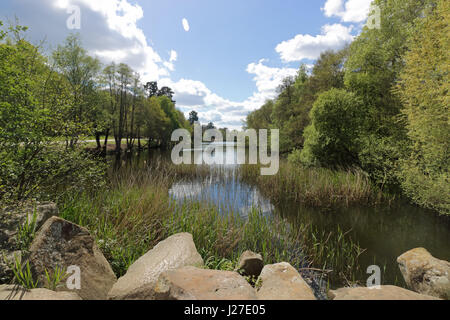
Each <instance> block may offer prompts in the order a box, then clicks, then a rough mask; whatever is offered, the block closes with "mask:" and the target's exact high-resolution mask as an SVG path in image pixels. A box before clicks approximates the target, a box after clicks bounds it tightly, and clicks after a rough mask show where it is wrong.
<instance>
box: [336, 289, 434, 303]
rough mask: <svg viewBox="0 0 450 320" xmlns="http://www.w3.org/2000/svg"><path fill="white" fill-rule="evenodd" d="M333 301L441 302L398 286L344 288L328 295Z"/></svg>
mask: <svg viewBox="0 0 450 320" xmlns="http://www.w3.org/2000/svg"><path fill="white" fill-rule="evenodd" d="M328 295H329V297H330V299H331V300H439V299H438V298H435V297H431V296H426V295H423V294H419V293H416V292H413V291H409V290H406V289H403V288H400V287H396V286H380V288H379V289H377V288H367V287H358V288H342V289H338V290H334V291H333V290H331V291H330V292H329V293H328Z"/></svg>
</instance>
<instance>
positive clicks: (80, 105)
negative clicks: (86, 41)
mask: <svg viewBox="0 0 450 320" xmlns="http://www.w3.org/2000/svg"><path fill="white" fill-rule="evenodd" d="M53 60H54V63H55V66H56V70H57V71H58V72H59V73H60V74H61V75H63V76H64V77H65V78H66V80H67V82H68V84H69V85H70V94H71V105H70V108H68V109H66V128H67V132H66V134H65V135H66V137H67V144H68V145H70V146H71V147H74V145H75V144H76V143H77V141H78V138H79V136H80V135H82V134H85V133H90V131H91V130H92V127H93V125H94V124H93V123H92V121H91V119H92V118H91V115H92V114H91V112H90V108H91V107H92V104H95V100H96V99H97V98H98V97H96V94H97V91H96V83H97V81H96V80H97V77H98V74H99V71H100V62H99V60H97V59H95V58H91V57H90V56H89V55H88V54H87V52H86V50H85V49H83V48H82V46H81V41H80V38H79V36H77V35H73V34H72V35H69V36H68V37H67V39H66V41H65V43H64V45H63V46H61V45H60V46H58V49H57V50H56V51H55V52H54V53H53Z"/></svg>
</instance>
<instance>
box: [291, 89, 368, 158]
mask: <svg viewBox="0 0 450 320" xmlns="http://www.w3.org/2000/svg"><path fill="white" fill-rule="evenodd" d="M362 113H363V103H362V101H361V100H360V99H359V98H358V97H357V96H356V95H355V94H353V93H350V92H347V91H345V90H342V89H331V90H330V91H327V92H325V93H323V94H321V95H320V96H319V97H318V99H317V101H316V103H315V104H314V107H313V109H312V110H311V114H310V117H311V121H312V123H311V126H310V128H308V129H307V130H306V132H305V147H304V149H303V154H301V156H300V157H301V159H303V162H304V163H305V164H306V165H313V164H320V165H322V166H326V167H337V166H347V167H351V166H354V165H357V164H358V151H359V144H358V136H359V132H360V126H361V124H360V119H361V114H362Z"/></svg>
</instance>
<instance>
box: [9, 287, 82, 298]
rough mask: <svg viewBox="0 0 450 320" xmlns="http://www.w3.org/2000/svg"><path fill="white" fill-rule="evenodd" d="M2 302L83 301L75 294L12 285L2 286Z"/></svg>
mask: <svg viewBox="0 0 450 320" xmlns="http://www.w3.org/2000/svg"><path fill="white" fill-rule="evenodd" d="M0 300H47V301H48V300H81V298H80V296H79V295H77V294H76V293H74V292H55V291H50V290H47V289H32V290H25V289H23V288H20V287H17V286H11V285H2V286H0Z"/></svg>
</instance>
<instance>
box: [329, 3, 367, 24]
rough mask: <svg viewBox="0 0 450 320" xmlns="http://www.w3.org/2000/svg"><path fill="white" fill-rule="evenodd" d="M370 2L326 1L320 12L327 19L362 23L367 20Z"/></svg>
mask: <svg viewBox="0 0 450 320" xmlns="http://www.w3.org/2000/svg"><path fill="white" fill-rule="evenodd" d="M371 3H372V0H347V1H344V0H327V2H326V3H325V5H324V7H323V8H322V10H323V11H324V13H325V16H327V17H333V16H334V17H339V18H341V21H342V22H363V21H365V20H366V19H367V16H368V14H369V11H370V5H371Z"/></svg>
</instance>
